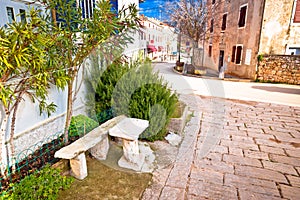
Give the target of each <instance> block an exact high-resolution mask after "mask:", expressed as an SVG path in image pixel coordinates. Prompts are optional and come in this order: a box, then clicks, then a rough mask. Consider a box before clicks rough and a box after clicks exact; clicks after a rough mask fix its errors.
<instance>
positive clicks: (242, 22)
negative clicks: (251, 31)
mask: <svg viewBox="0 0 300 200" xmlns="http://www.w3.org/2000/svg"><path fill="white" fill-rule="evenodd" d="M246 13H247V6H243V7H241V9H240V18H239V27H244V26H245V24H246Z"/></svg>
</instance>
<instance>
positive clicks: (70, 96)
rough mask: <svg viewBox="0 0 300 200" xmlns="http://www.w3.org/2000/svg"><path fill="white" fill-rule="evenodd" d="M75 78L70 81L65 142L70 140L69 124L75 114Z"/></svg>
mask: <svg viewBox="0 0 300 200" xmlns="http://www.w3.org/2000/svg"><path fill="white" fill-rule="evenodd" d="M73 80H74V79H73V78H72V79H71V80H70V81H69V82H68V102H67V113H66V124H65V131H64V139H65V143H68V142H69V126H70V124H71V118H72V114H73Z"/></svg>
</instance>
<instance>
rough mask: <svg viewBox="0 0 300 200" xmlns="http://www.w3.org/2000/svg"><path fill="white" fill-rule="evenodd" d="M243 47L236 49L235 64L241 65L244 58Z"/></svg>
mask: <svg viewBox="0 0 300 200" xmlns="http://www.w3.org/2000/svg"><path fill="white" fill-rule="evenodd" d="M242 49H243V47H242V46H237V48H236V59H235V64H241V58H242Z"/></svg>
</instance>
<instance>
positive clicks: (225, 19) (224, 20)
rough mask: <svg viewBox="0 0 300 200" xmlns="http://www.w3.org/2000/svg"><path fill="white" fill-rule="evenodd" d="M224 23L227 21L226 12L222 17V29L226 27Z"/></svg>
mask: <svg viewBox="0 0 300 200" xmlns="http://www.w3.org/2000/svg"><path fill="white" fill-rule="evenodd" d="M226 23H227V14H224V15H223V18H222V31H224V30H225V29H226Z"/></svg>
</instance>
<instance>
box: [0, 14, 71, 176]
mask: <svg viewBox="0 0 300 200" xmlns="http://www.w3.org/2000/svg"><path fill="white" fill-rule="evenodd" d="M39 13H40V10H31V11H30V12H29V13H28V14H27V21H28V22H27V23H25V22H13V23H11V24H8V25H7V27H1V28H0V100H1V103H0V105H1V116H2V117H1V119H2V121H1V130H0V133H1V136H0V146H1V153H0V158H1V159H0V160H1V162H2V165H1V173H2V174H4V172H5V165H4V164H3V162H5V161H7V162H8V164H9V162H10V160H11V161H13V158H14V145H13V138H14V133H15V124H16V118H17V111H18V108H19V106H20V103H21V102H22V101H23V100H24V99H25V97H26V98H28V99H31V101H32V102H33V103H38V105H39V108H40V114H41V113H43V112H46V113H47V114H48V115H50V114H51V113H52V112H53V111H55V109H56V105H55V104H54V103H53V102H49V100H48V99H47V96H48V92H49V88H50V87H51V86H53V85H56V86H57V87H58V88H60V89H63V88H64V87H65V86H66V85H67V82H68V80H69V77H68V76H67V74H66V73H65V69H64V68H63V66H62V65H61V63H59V60H61V59H55V58H59V57H60V56H57V55H56V46H55V42H54V41H55V36H54V35H53V34H51V33H50V32H49V31H48V28H47V27H48V25H47V24H48V23H49V22H48V21H47V19H46V18H43V17H41V16H40V15H39ZM7 134H8V135H9V144H10V145H9V146H10V148H7V145H5V142H6V141H5V138H6V135H7ZM5 159H7V160H5ZM11 164H12V165H13V164H14V163H11Z"/></svg>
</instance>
